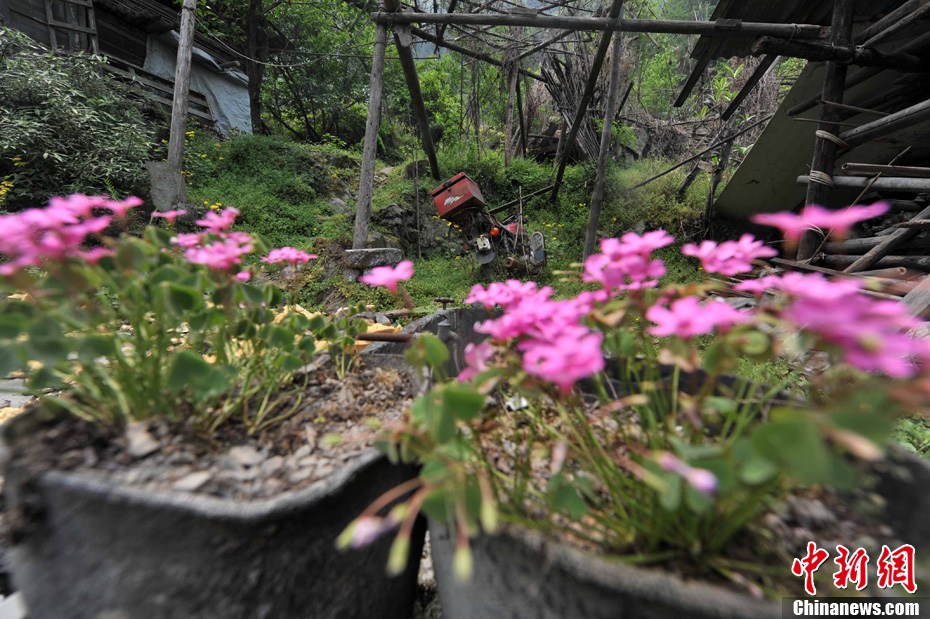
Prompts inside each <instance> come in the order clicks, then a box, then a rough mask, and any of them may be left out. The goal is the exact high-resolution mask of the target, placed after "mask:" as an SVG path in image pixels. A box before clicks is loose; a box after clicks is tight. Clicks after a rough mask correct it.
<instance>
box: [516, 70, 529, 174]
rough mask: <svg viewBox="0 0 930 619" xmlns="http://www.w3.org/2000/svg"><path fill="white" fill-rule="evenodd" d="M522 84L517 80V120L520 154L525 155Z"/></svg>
mask: <svg viewBox="0 0 930 619" xmlns="http://www.w3.org/2000/svg"><path fill="white" fill-rule="evenodd" d="M522 86H523V84H522V83H521V82H520V80H519V79H518V80H517V120H518V121H519V122H520V156H521V157H526V132H527V131H529V127H527V126H526V125H527V121H526V116H525V115H524V112H525V110H524V107H523V88H522Z"/></svg>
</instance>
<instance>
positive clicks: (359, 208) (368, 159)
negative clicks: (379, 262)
mask: <svg viewBox="0 0 930 619" xmlns="http://www.w3.org/2000/svg"><path fill="white" fill-rule="evenodd" d="M386 48H387V26H385V25H384V24H378V25H377V26H376V30H375V49H374V53H373V55H372V60H371V78H370V79H369V81H368V91H369V93H370V94H369V96H368V119H367V120H366V121H365V141H364V143H363V145H362V170H361V174H360V175H359V182H358V201H357V202H356V203H355V228H354V230H353V233H352V249H364V248H366V247H367V246H368V221H369V220H370V219H371V196H372V194H373V193H374V186H375V162H376V159H377V156H378V130H379V129H380V127H381V99H382V96H383V93H384V55H385V50H386Z"/></svg>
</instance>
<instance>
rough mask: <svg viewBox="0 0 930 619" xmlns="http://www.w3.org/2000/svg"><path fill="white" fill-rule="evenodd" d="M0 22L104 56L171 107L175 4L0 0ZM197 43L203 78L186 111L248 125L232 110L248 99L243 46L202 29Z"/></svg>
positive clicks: (220, 122) (121, 75) (115, 70)
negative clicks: (241, 62) (235, 47)
mask: <svg viewBox="0 0 930 619" xmlns="http://www.w3.org/2000/svg"><path fill="white" fill-rule="evenodd" d="M0 23H2V24H5V25H7V26H9V27H11V28H14V29H16V30H19V31H21V32H23V33H25V34H27V35H28V36H29V37H30V38H32V39H34V40H35V41H38V42H39V43H42V44H43V45H45V46H47V47H48V48H50V49H53V50H62V51H80V52H91V53H99V54H103V55H104V56H106V58H107V65H106V66H105V69H106V70H107V71H108V72H109V73H111V74H112V75H113V76H115V77H116V78H117V79H120V80H121V81H125V82H128V83H130V84H132V85H133V86H135V87H136V88H137V89H138V91H139V92H140V93H141V94H142V95H143V96H144V97H145V98H146V99H148V100H149V101H151V102H153V103H154V104H156V105H161V106H164V107H165V108H168V109H170V108H171V107H172V100H173V93H174V66H173V62H174V56H175V54H176V52H175V49H176V48H177V41H176V40H175V39H174V38H173V36H172V32H173V31H174V32H177V31H179V30H180V26H181V15H180V12H179V11H178V10H177V8H174V7H171V6H169V5H166V4H163V3H161V2H159V1H158V0H0ZM194 48H195V50H197V51H196V58H195V60H196V64H195V68H194V74H195V77H199V79H197V80H196V83H195V85H194V87H193V88H192V89H191V92H190V97H189V98H188V101H187V109H188V113H189V114H191V115H192V116H195V117H197V118H199V119H200V120H201V121H204V122H206V123H207V124H210V125H213V124H214V123H215V124H216V126H217V129H219V130H220V131H221V132H223V133H228V132H229V131H231V130H235V131H244V132H249V131H251V125H250V124H249V123H248V122H247V119H243V118H242V116H243V115H241V114H235V113H231V110H235V109H236V108H238V107H241V106H242V105H243V103H244V105H246V106H247V105H248V84H247V81H246V79H245V76H244V75H242V74H240V73H239V72H238V71H236V69H237V68H238V67H239V60H240V55H239V54H238V52H236V50H233V49H232V48H230V47H228V46H226V45H225V44H224V43H222V42H221V41H219V40H218V39H216V38H214V37H212V36H209V35H208V34H206V33H205V32H197V33H195V35H194ZM239 99H241V100H239ZM245 116H247V114H245Z"/></svg>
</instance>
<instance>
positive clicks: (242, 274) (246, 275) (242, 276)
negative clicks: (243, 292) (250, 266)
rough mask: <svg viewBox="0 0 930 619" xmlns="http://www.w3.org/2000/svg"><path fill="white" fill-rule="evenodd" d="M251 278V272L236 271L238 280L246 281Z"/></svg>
mask: <svg viewBox="0 0 930 619" xmlns="http://www.w3.org/2000/svg"><path fill="white" fill-rule="evenodd" d="M250 279H252V274H251V273H250V272H249V271H239V272H238V273H236V281H238V282H243V283H244V282H247V281H249V280H250Z"/></svg>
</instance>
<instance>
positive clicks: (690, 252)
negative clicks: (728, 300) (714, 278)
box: [681, 234, 778, 276]
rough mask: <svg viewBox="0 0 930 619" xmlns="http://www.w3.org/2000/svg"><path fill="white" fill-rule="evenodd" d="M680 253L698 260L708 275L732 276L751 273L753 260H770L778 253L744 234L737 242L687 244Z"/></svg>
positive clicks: (749, 235)
mask: <svg viewBox="0 0 930 619" xmlns="http://www.w3.org/2000/svg"><path fill="white" fill-rule="evenodd" d="M681 253H682V254H684V255H685V256H692V257H695V258H697V259H699V260H700V261H701V266H702V267H703V269H704V270H705V271H707V272H708V273H720V274H721V275H727V276H732V275H736V274H738V273H748V272H750V271H752V269H753V265H752V261H753V260H756V259H758V258H771V257H772V256H775V255H777V253H778V252H776V251H775V250H774V249H772V248H771V247H766V246H765V244H764V243H763V242H762V241H757V240H756V239H755V238H754V237H753V236H752V235H751V234H744V235H743V236H741V237H740V239H739V240H738V241H724V242H723V243H720V244H719V245H718V244H717V243H715V242H714V241H704V242H702V243H701V244H700V245H694V244H690V243H689V244H688V245H685V246H684V247H682V248H681Z"/></svg>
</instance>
